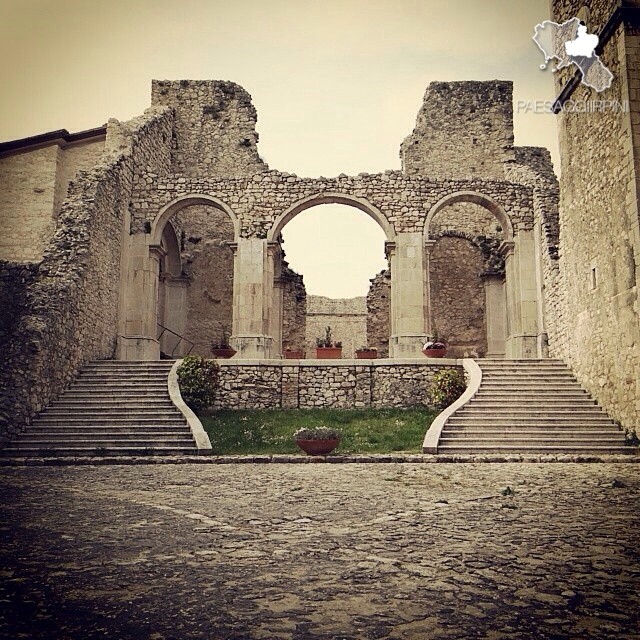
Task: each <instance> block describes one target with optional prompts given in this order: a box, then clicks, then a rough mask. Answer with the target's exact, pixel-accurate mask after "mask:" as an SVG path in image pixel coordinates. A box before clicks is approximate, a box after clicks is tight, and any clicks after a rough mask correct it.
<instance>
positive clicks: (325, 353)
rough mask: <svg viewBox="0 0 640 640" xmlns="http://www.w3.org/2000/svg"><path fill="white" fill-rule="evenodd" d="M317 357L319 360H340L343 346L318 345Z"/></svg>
mask: <svg viewBox="0 0 640 640" xmlns="http://www.w3.org/2000/svg"><path fill="white" fill-rule="evenodd" d="M316 358H318V359H319V360H340V358H342V347H316Z"/></svg>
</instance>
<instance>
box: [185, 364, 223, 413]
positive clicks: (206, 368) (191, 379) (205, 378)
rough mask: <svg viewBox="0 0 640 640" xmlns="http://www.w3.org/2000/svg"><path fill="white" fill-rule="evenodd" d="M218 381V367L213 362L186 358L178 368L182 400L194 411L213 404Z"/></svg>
mask: <svg viewBox="0 0 640 640" xmlns="http://www.w3.org/2000/svg"><path fill="white" fill-rule="evenodd" d="M219 381H220V367H219V366H218V365H217V364H216V363H215V362H214V361H213V360H205V359H204V358H202V357H200V356H187V357H186V358H185V359H184V360H183V361H182V362H181V363H180V366H179V367H178V383H179V384H180V393H181V394H182V399H183V400H184V401H185V402H186V403H187V404H188V405H189V406H190V407H191V408H192V409H193V410H194V411H201V410H202V409H206V408H207V407H210V406H211V405H212V404H213V400H214V398H215V393H216V390H217V389H218V383H219Z"/></svg>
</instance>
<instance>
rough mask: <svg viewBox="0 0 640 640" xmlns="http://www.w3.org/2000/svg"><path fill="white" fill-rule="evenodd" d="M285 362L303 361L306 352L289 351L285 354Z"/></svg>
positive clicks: (298, 350) (300, 350) (299, 350)
mask: <svg viewBox="0 0 640 640" xmlns="http://www.w3.org/2000/svg"><path fill="white" fill-rule="evenodd" d="M284 357H285V360H302V359H303V358H304V351H302V349H287V350H286V351H285V352H284Z"/></svg>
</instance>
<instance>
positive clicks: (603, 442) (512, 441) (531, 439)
mask: <svg viewBox="0 0 640 640" xmlns="http://www.w3.org/2000/svg"><path fill="white" fill-rule="evenodd" d="M448 444H460V445H461V446H466V445H468V444H472V445H478V446H483V445H484V446H492V447H495V446H501V445H503V444H506V445H509V446H516V445H523V446H543V447H546V446H550V445H554V446H559V447H565V446H573V445H577V446H585V447H586V446H589V445H591V444H594V445H595V446H598V447H603V446H613V447H623V446H626V445H625V440H624V438H612V437H609V438H564V437H557V436H556V437H554V438H553V440H549V439H548V438H544V437H536V436H533V435H532V436H518V437H516V436H513V437H509V438H505V437H498V438H487V437H478V438H473V439H472V438H462V437H450V436H444V437H442V438H441V439H440V442H439V443H438V447H440V446H446V445H448Z"/></svg>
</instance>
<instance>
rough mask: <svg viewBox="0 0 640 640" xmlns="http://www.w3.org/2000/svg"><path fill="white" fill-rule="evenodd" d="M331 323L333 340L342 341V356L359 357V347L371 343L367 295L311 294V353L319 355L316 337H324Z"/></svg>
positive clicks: (308, 333)
mask: <svg viewBox="0 0 640 640" xmlns="http://www.w3.org/2000/svg"><path fill="white" fill-rule="evenodd" d="M327 327H331V334H332V336H333V340H334V341H339V342H341V343H342V357H343V358H355V357H356V355H355V352H356V349H359V348H360V347H362V346H364V345H366V344H367V304H366V299H365V298H364V297H358V298H326V297H324V296H307V327H306V340H305V348H306V352H307V357H309V358H315V356H316V339H317V338H322V337H324V335H325V330H326V328H327ZM388 340H389V338H388V337H387V341H388Z"/></svg>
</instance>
